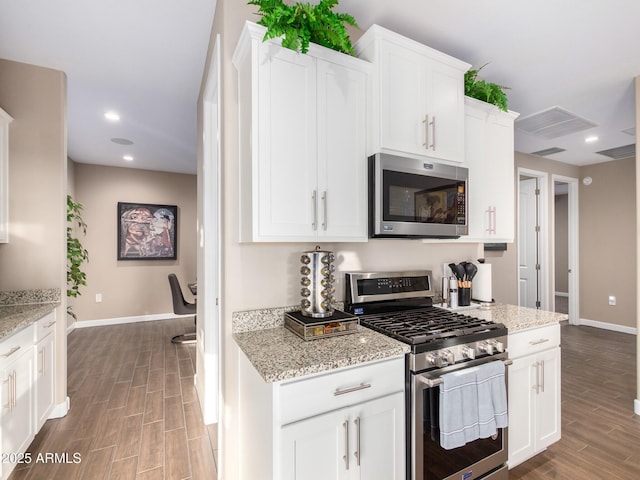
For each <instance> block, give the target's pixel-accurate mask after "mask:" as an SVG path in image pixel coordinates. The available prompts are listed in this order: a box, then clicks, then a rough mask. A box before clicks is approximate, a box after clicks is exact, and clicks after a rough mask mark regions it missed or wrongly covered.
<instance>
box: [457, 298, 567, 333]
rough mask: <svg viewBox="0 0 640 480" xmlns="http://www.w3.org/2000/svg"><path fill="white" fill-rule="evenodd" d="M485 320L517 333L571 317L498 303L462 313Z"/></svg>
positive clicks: (564, 314)
mask: <svg viewBox="0 0 640 480" xmlns="http://www.w3.org/2000/svg"><path fill="white" fill-rule="evenodd" d="M460 313H463V314H467V315H472V316H474V317H478V318H481V319H483V320H493V321H494V322H496V323H502V324H504V326H505V327H507V328H508V329H509V333H516V332H518V331H520V330H528V329H529V328H535V327H542V326H544V325H549V324H553V323H558V322H561V321H563V320H567V319H568V318H569V316H568V315H567V314H566V313H555V312H548V311H545V310H536V309H535V308H526V307H519V306H517V305H507V304H504V303H497V304H494V305H491V306H489V307H488V308H485V307H481V308H474V309H473V310H467V311H465V312H460Z"/></svg>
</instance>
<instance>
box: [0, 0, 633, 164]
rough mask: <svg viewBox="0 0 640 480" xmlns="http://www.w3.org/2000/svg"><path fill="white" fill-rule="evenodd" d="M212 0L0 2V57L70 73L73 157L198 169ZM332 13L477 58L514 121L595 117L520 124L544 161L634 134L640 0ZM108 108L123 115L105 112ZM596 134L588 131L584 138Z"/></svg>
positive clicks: (461, 3)
mask: <svg viewBox="0 0 640 480" xmlns="http://www.w3.org/2000/svg"><path fill="white" fill-rule="evenodd" d="M227 1H229V2H235V1H243V0H227ZM312 1H313V0H312ZM215 3H216V0H189V2H188V3H185V2H182V1H179V0H135V1H131V0H110V1H108V2H107V1H106V0H103V1H91V2H87V1H86V0H22V1H8V0H4V1H2V2H1V3H0V58H6V59H9V60H15V61H20V62H25V63H31V64H35V65H40V66H45V67H50V68H55V69H58V70H62V71H64V72H66V74H67V82H68V93H67V98H68V107H67V108H68V111H67V115H68V135H69V138H68V153H69V156H70V157H71V158H72V159H73V160H75V161H76V162H81V163H93V164H100V165H114V166H125V167H133V168H143V169H151V170H160V171H170V172H181V173H195V171H196V145H197V139H196V107H197V105H196V104H197V97H198V92H199V89H200V83H201V81H202V75H203V69H204V62H205V57H206V51H207V46H208V42H209V34H210V30H211V24H212V20H213V14H214V10H215ZM337 10H339V11H346V12H349V13H351V14H353V15H354V16H355V18H356V19H357V20H358V23H359V24H360V27H361V28H362V29H366V28H367V27H369V26H370V25H371V24H373V23H378V24H380V25H382V26H384V27H387V28H389V29H391V30H395V31H397V32H399V33H402V34H404V35H406V36H408V37H410V38H413V39H415V40H418V41H420V42H422V43H425V44H426V45H429V46H431V47H433V48H436V49H438V50H441V51H443V52H445V53H448V54H450V55H452V56H454V57H457V58H460V59H462V60H464V61H466V62H468V63H470V64H472V65H473V66H474V67H475V68H478V67H480V66H482V65H484V64H487V63H488V65H487V66H485V67H484V68H483V69H482V71H481V74H480V76H481V77H482V78H483V79H485V80H487V81H490V82H495V83H498V84H500V85H506V86H508V87H510V90H508V91H507V95H508V98H509V108H510V109H511V110H514V111H516V112H519V113H520V118H521V119H526V118H527V117H530V116H531V115H533V114H536V113H539V112H543V111H547V110H549V109H551V108H553V107H559V109H556V110H555V113H558V114H563V113H565V112H568V113H570V114H574V115H576V116H577V117H578V119H579V120H584V121H586V124H595V126H591V127H590V128H588V129H586V130H581V131H578V132H576V133H571V134H567V135H561V136H557V137H555V138H547V137H545V136H542V135H539V134H531V133H525V132H524V131H523V130H521V129H520V128H517V129H516V150H518V151H521V152H525V153H532V152H536V151H540V150H544V149H548V148H554V147H555V148H561V149H564V150H565V151H563V152H561V153H556V154H552V155H549V156H547V158H550V159H553V160H558V161H562V162H566V163H571V164H576V165H586V164H591V163H599V162H603V161H608V160H610V158H609V157H606V156H603V155H600V154H598V153H595V152H597V151H601V150H606V149H610V148H614V147H621V146H626V145H630V144H635V128H634V127H635V100H634V77H635V76H637V75H640V55H639V54H638V48H639V47H638V46H640V28H638V27H637V23H638V19H640V2H636V1H635V0H609V1H606V2H605V1H602V0H563V1H561V2H559V1H557V0H538V1H522V0H394V1H393V2H390V1H389V0H341V2H340V5H339V6H338V7H337ZM257 19H258V17H256V20H257ZM109 110H115V111H117V112H118V113H119V114H120V117H121V119H120V121H119V122H113V123H112V122H108V121H106V120H105V119H104V117H103V114H104V113H105V112H106V111H109ZM9 113H10V112H9ZM519 124H520V125H524V124H525V122H522V121H519ZM517 125H518V122H517ZM625 130H627V131H628V132H629V133H624V131H625ZM561 133H562V132H561ZM592 135H596V136H597V137H598V140H597V141H595V142H593V143H586V142H585V138H586V137H587V136H592ZM112 139H116V142H114V141H112ZM118 139H124V140H129V141H131V142H133V144H131V145H123V142H122V140H118ZM124 143H126V142H124ZM126 154H128V155H131V156H133V157H134V160H133V161H129V162H127V161H125V160H123V158H122V157H123V155H126Z"/></svg>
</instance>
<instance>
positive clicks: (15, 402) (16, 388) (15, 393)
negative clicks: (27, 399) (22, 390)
mask: <svg viewBox="0 0 640 480" xmlns="http://www.w3.org/2000/svg"><path fill="white" fill-rule="evenodd" d="M16 382H17V380H16V372H15V371H14V372H13V405H12V406H11V410H13V409H14V408H16V405H17V404H18V401H17V400H18V387H17V385H16Z"/></svg>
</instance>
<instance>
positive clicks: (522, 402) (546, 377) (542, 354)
mask: <svg viewBox="0 0 640 480" xmlns="http://www.w3.org/2000/svg"><path fill="white" fill-rule="evenodd" d="M559 345H560V326H559V325H557V324H556V325H553V326H548V327H542V328H536V329H532V330H526V331H523V332H518V333H516V334H513V335H509V352H510V353H509V356H510V358H511V359H512V360H513V364H512V365H511V366H509V468H513V467H515V466H516V465H519V464H520V463H522V462H523V461H525V460H527V459H529V458H531V457H533V456H534V455H536V454H538V453H540V452H541V451H543V450H545V449H546V448H547V447H548V446H549V445H551V444H552V443H555V442H557V441H558V440H560V436H561V425H560V397H561V392H560V347H559Z"/></svg>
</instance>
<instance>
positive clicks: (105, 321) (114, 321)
mask: <svg viewBox="0 0 640 480" xmlns="http://www.w3.org/2000/svg"><path fill="white" fill-rule="evenodd" d="M183 317H193V315H176V314H175V313H156V314H153V315H138V316H135V317H120V318H102V319H100V320H82V321H77V322H74V328H88V327H104V326H106V325H121V324H124V323H138V322H152V321H155V320H171V319H173V318H183Z"/></svg>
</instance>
